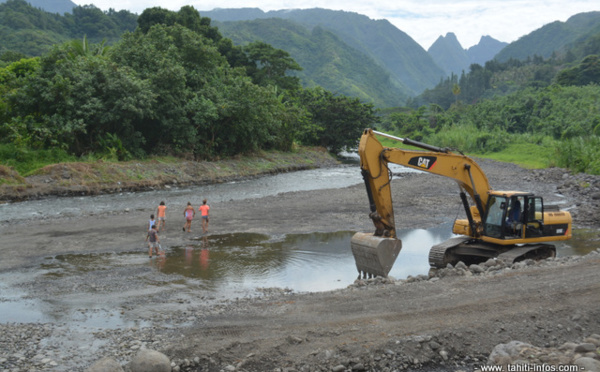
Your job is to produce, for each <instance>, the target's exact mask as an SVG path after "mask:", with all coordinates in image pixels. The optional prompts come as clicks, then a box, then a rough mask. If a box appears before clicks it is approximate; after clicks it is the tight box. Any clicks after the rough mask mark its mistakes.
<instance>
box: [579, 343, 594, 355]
mask: <svg viewBox="0 0 600 372" xmlns="http://www.w3.org/2000/svg"><path fill="white" fill-rule="evenodd" d="M590 351H596V345H594V344H592V343H583V344H579V345H577V347H576V348H575V352H576V353H587V352H590Z"/></svg>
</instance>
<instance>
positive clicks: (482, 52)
mask: <svg viewBox="0 0 600 372" xmlns="http://www.w3.org/2000/svg"><path fill="white" fill-rule="evenodd" d="M507 45H508V43H505V42H503V41H499V40H496V39H494V38H493V37H490V36H482V37H481V39H479V43H478V44H476V45H473V46H472V47H470V48H469V49H467V55H468V56H469V61H470V62H471V63H477V64H478V65H481V66H483V65H485V63H486V62H487V61H491V60H492V59H494V57H495V56H496V54H498V52H500V51H501V50H502V49H504V48H505V47H506V46H507Z"/></svg>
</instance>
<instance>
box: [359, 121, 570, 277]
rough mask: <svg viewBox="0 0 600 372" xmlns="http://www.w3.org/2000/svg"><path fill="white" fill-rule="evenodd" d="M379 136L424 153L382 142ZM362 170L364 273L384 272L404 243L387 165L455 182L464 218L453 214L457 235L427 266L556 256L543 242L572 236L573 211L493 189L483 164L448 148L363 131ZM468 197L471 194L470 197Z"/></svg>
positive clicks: (432, 253)
mask: <svg viewBox="0 0 600 372" xmlns="http://www.w3.org/2000/svg"><path fill="white" fill-rule="evenodd" d="M375 135H379V136H382V137H387V138H390V139H394V140H397V141H400V142H402V143H403V144H405V145H410V146H413V147H417V148H419V149H421V150H407V149H401V148H388V147H383V145H382V144H381V143H380V142H379V140H378V139H377V137H376V136H375ZM358 153H359V156H360V168H361V172H362V176H363V179H364V181H365V186H366V189H367V195H368V198H369V205H370V210H371V212H370V214H369V217H370V218H371V220H372V221H373V224H374V225H375V232H374V233H362V232H358V233H356V234H355V235H354V236H353V237H352V241H351V247H352V253H353V255H354V260H355V262H356V268H357V269H358V272H359V278H360V276H361V275H362V277H363V278H367V277H374V276H382V277H387V275H388V273H389V272H390V270H391V268H392V266H393V265H394V262H395V260H396V257H397V256H398V254H399V253H400V250H401V249H402V242H401V241H400V240H399V239H398V238H397V236H396V226H395V222H394V211H393V207H392V193H391V179H392V173H391V171H390V169H389V167H388V164H389V163H394V164H399V165H403V166H405V167H408V168H414V169H418V170H421V171H424V172H428V173H433V174H437V175H440V176H444V177H448V178H451V179H453V180H455V181H456V183H458V187H459V195H460V199H461V200H462V205H463V206H464V209H465V213H466V217H467V218H466V219H456V220H455V221H454V227H453V229H452V232H453V233H454V234H456V235H458V236H456V237H454V238H451V239H449V240H447V241H445V242H443V243H440V244H437V245H435V246H433V247H432V248H431V250H430V252H429V264H430V266H431V267H433V268H443V267H446V266H447V265H448V264H451V265H455V264H457V263H458V262H459V261H462V262H464V263H465V264H467V265H470V264H473V263H481V262H484V261H486V260H488V259H490V258H496V259H499V260H502V261H504V262H507V263H513V262H518V261H521V260H524V259H536V260H537V259H545V258H549V257H554V256H556V248H555V247H554V245H551V244H545V243H544V242H550V241H559V240H567V239H570V238H571V214H570V213H569V212H567V211H561V210H559V209H558V207H557V206H548V205H547V206H544V202H543V199H542V197H540V196H536V195H534V194H532V193H529V192H519V191H496V190H492V188H491V187H490V184H489V182H488V179H487V177H486V175H485V173H484V172H483V170H481V168H480V167H479V165H478V164H477V163H476V162H475V161H474V160H473V159H471V158H469V157H468V156H465V155H463V154H461V153H457V152H453V151H451V150H450V149H448V148H440V147H436V146H431V145H428V144H425V143H421V142H418V141H413V140H411V139H408V138H399V137H395V136H392V135H388V134H386V133H382V132H377V131H374V130H372V129H365V131H364V132H363V135H362V137H361V139H360V144H359V147H358ZM467 194H468V195H469V197H470V200H469V198H468V197H467Z"/></svg>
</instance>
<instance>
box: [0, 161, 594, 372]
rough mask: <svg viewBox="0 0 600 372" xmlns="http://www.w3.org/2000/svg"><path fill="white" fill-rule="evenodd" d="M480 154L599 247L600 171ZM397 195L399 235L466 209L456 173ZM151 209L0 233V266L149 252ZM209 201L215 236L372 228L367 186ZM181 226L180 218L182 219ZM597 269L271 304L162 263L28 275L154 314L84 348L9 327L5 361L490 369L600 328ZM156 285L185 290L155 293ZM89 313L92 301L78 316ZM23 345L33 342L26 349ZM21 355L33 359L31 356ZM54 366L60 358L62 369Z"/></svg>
mask: <svg viewBox="0 0 600 372" xmlns="http://www.w3.org/2000/svg"><path fill="white" fill-rule="evenodd" d="M479 163H480V165H481V166H482V168H483V169H484V171H485V172H486V174H487V175H488V178H489V179H490V183H491V184H492V185H493V187H494V188H495V189H499V190H502V189H506V190H515V189H516V190H522V191H533V192H535V193H536V194H539V195H542V196H544V200H545V203H556V204H560V205H561V207H562V208H567V209H569V210H570V212H571V213H572V215H573V224H574V227H575V228H587V229H591V231H592V232H593V233H592V234H591V235H590V240H589V244H590V245H592V246H595V247H596V248H600V241H599V239H598V229H599V228H600V220H599V216H600V214H599V212H600V177H597V176H586V175H571V174H569V173H567V172H565V171H564V170H561V169H549V170H526V169H522V168H520V167H517V166H514V165H511V164H503V163H497V162H493V161H487V160H480V161H479ZM393 192H394V195H393V197H394V201H395V208H396V210H395V212H396V224H397V226H398V227H399V228H402V229H411V228H429V227H432V226H435V225H438V224H440V223H444V222H447V221H451V220H453V219H454V218H455V217H456V216H457V215H458V216H459V217H461V216H462V215H461V207H460V204H459V199H458V196H457V187H456V185H455V184H454V182H453V181H451V180H447V179H444V178H441V177H436V176H432V175H427V174H410V175H406V176H403V177H400V178H398V179H395V180H394V181H393ZM153 207H154V206H149V208H148V209H147V210H133V211H132V210H122V211H114V212H113V213H110V214H108V213H106V214H103V215H90V216H86V217H85V218H77V219H73V218H61V219H54V220H42V221H26V222H23V223H8V224H5V225H3V226H0V236H1V237H2V244H1V245H0V253H1V255H2V259H1V260H0V271H1V272H10V271H11V270H22V269H24V268H27V267H30V266H34V265H39V263H40V262H42V261H43V260H44V258H45V257H48V256H53V255H60V254H67V253H86V252H87V253H101V252H107V251H113V252H114V251H123V252H127V251H131V250H136V249H139V246H140V234H139V230H140V221H145V220H146V219H147V215H148V214H149V213H152V212H153ZM170 207H171V208H172V210H176V209H177V208H178V207H180V208H181V209H183V207H184V206H170ZM211 207H212V209H211V226H210V233H211V234H221V233H230V232H258V233H265V234H273V235H280V234H286V233H309V232H319V231H320V232H333V231H341V230H354V231H370V230H372V225H371V222H370V220H369V219H368V217H367V214H368V203H367V198H366V193H365V191H364V188H363V186H361V185H359V186H353V187H349V188H345V189H341V190H321V191H308V192H294V193H285V194H280V195H277V196H276V197H271V198H265V199H252V200H245V201H243V202H239V201H230V202H223V203H218V204H213V205H211ZM178 215H179V213H178ZM173 220H177V226H178V223H179V222H182V221H179V219H177V218H176V217H175V218H173ZM170 222H171V221H170ZM196 228H197V229H199V226H196ZM178 229H179V227H178ZM196 231H198V230H196ZM197 234H198V233H196V234H194V233H192V234H186V233H183V232H178V233H169V240H170V242H169V243H170V244H171V245H178V244H185V243H186V242H189V241H190V239H192V238H194V237H197ZM49 237H51V239H52V242H53V244H52V245H49V244H48V240H49ZM348 249H350V248H348ZM401 254H402V253H401ZM599 265H600V255H588V256H586V257H585V258H582V259H572V260H571V259H561V260H556V261H554V262H550V263H545V264H532V265H529V266H524V267H519V268H518V269H517V268H515V269H510V268H508V269H506V270H498V271H495V272H494V273H493V274H489V273H484V274H480V275H472V273H470V274H468V275H465V274H464V273H459V274H456V275H438V276H435V278H433V279H429V280H416V281H412V280H411V281H409V282H404V281H396V282H392V283H380V284H378V285H364V286H362V285H352V283H348V284H349V287H348V288H346V289H342V290H336V291H330V292H322V293H307V294H301V293H300V294H298V293H290V292H288V291H285V290H283V289H277V288H271V289H265V290H264V296H262V297H260V298H243V299H237V300H228V301H222V302H220V301H218V300H215V299H213V298H210V297H206V296H205V294H203V293H201V292H196V293H195V292H187V293H183V292H179V291H178V290H177V286H176V282H177V278H173V277H172V276H168V275H163V274H161V273H157V272H155V271H152V270H151V269H147V270H140V271H135V272H132V271H131V270H128V269H127V268H115V269H113V270H112V271H110V272H109V273H107V272H106V271H101V270H99V271H98V272H86V273H81V275H80V276H79V277H78V278H75V279H73V278H71V279H65V278H53V277H37V278H35V279H33V280H32V281H31V282H28V283H23V284H22V286H23V288H25V289H26V290H27V291H28V292H29V293H30V294H31V296H34V297H35V296H37V297H39V298H42V299H51V298H53V297H57V296H58V297H61V298H63V299H68V297H70V296H71V297H73V296H77V293H78V292H79V293H81V294H82V295H86V296H90V295H93V296H97V297H98V298H101V299H103V301H105V303H106V306H107V307H111V308H115V309H117V310H118V311H120V312H121V314H122V315H123V316H131V317H132V318H138V319H145V320H146V321H147V324H148V326H147V327H145V328H144V327H139V328H138V327H132V328H130V329H118V330H107V331H98V332H93V333H92V334H91V335H88V340H89V339H92V340H96V341H97V343H96V344H95V345H98V344H100V345H101V346H94V347H90V348H86V349H85V350H86V352H83V353H82V352H81V350H80V347H81V345H79V348H78V346H77V345H72V344H69V343H68V342H64V343H58V344H53V345H48V343H47V342H44V341H43V340H45V339H48V337H50V338H51V339H52V340H54V341H56V340H61V334H62V335H63V336H62V337H63V338H64V339H65V340H66V339H68V338H69V337H72V333H70V332H71V331H68V330H65V329H64V327H62V326H61V325H55V324H46V325H43V326H40V327H36V330H31V328H27V327H28V326H27V325H20V324H9V325H2V326H1V327H2V329H0V331H2V332H1V333H0V344H1V345H3V346H4V350H0V369H2V368H5V370H46V369H47V370H57V371H58V370H61V371H62V370H83V369H85V368H86V367H88V366H89V365H90V364H91V363H93V362H94V361H96V360H98V359H101V358H102V357H105V356H112V357H114V358H115V359H117V360H118V361H119V362H120V363H121V364H122V365H124V366H125V367H126V365H127V361H128V360H130V358H131V356H132V355H133V354H134V352H135V351H136V350H137V349H139V347H147V348H151V349H154V350H158V351H160V352H162V353H164V354H165V355H167V356H168V357H169V358H171V360H173V361H174V363H173V366H174V368H176V369H178V370H197V371H222V370H230V371H234V370H237V371H331V370H336V371H350V370H370V371H380V370H381V371H384V370H388V371H393V370H411V369H420V370H441V371H456V370H469V369H472V368H474V367H476V366H477V365H480V364H484V363H486V362H487V358H488V356H489V354H490V352H491V351H492V349H493V348H494V346H496V345H498V344H500V343H505V342H509V341H511V340H517V341H522V342H526V343H530V344H532V345H537V346H540V347H558V346H560V345H562V344H564V343H565V342H581V340H583V339H585V338H586V337H588V336H591V335H596V336H597V334H600V306H599V305H598V304H599V303H600V270H599V267H600V266H599ZM334 269H335V268H332V270H334ZM150 278H151V279H150ZM149 280H152V281H153V282H155V283H156V282H164V283H174V284H172V285H171V286H166V287H164V288H165V289H163V290H156V291H148V287H149V284H148V282H149ZM371 284H372V283H371ZM153 288H154V287H153ZM148 303H153V306H154V309H156V310H154V312H153V313H152V314H148V313H145V312H144V311H143V310H140V309H145V308H146V307H145V305H147V304H148ZM86 311H92V309H85V308H83V309H81V312H83V313H85V312H86ZM30 332H33V336H31V335H29V333H30ZM36 332H37V333H36ZM61 332H62V333H61ZM19 335H21V336H19ZM28 335H29V336H28ZM32 337H35V338H37V339H38V340H37V341H36V340H35V339H34V340H32V339H31V338H32ZM24 340H26V341H27V342H26V341H24ZM61 345H62V346H61ZM599 346H600V345H599ZM17 347H23V348H26V350H28V351H25V352H23V353H22V355H21V354H18V353H19V352H18V351H17V350H16V348H17ZM13 350H14V352H13ZM28 353H29V354H28ZM15 354H17V356H23V358H21V361H20V362H19V361H17V359H19V358H15V356H14V355H15ZM30 354H31V355H30ZM36 355H37V356H38V358H37V359H40V355H42V356H46V358H45V359H44V360H45V362H46V364H43V363H41V362H39V360H38V362H36V363H37V364H36V363H34V362H32V360H34V359H35V356H36ZM48 360H52V361H53V364H52V365H51V366H49V365H48ZM186 360H187V361H186ZM19 368H21V369H19Z"/></svg>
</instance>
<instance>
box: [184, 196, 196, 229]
mask: <svg viewBox="0 0 600 372" xmlns="http://www.w3.org/2000/svg"><path fill="white" fill-rule="evenodd" d="M183 216H184V217H185V225H183V231H185V230H186V229H187V232H190V231H191V229H192V220H193V219H194V217H195V216H196V211H195V210H194V207H192V203H190V202H188V203H187V207H185V210H184V211H183Z"/></svg>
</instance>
